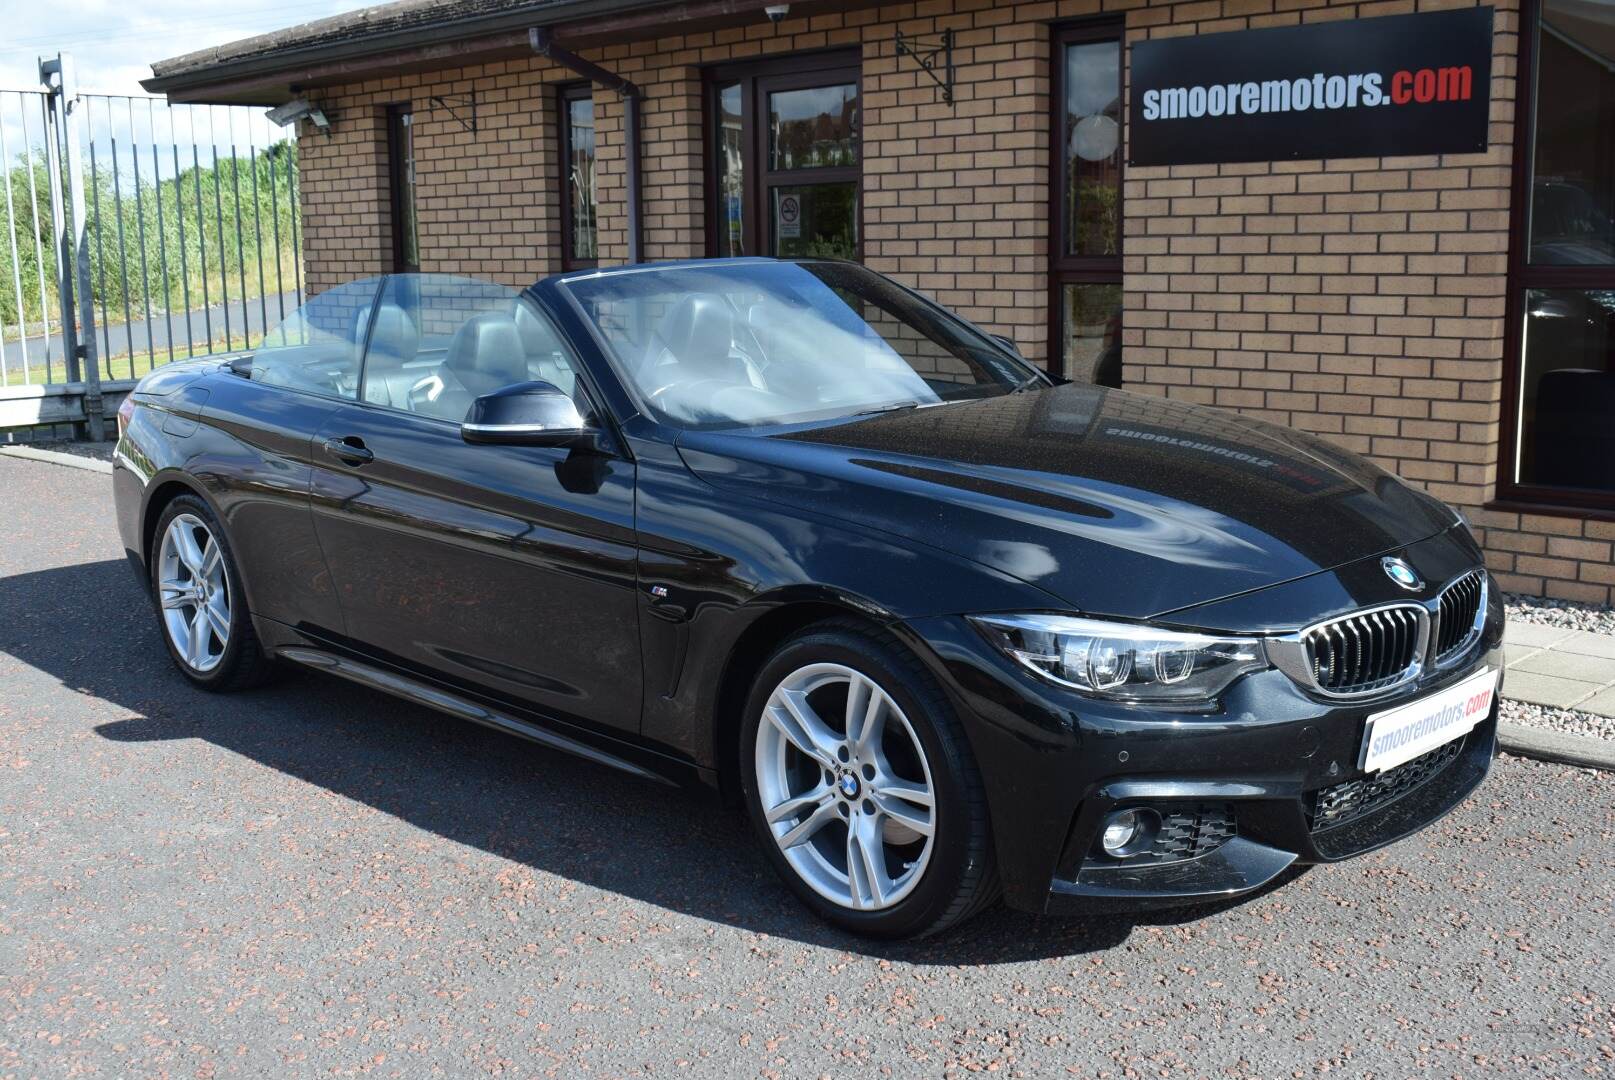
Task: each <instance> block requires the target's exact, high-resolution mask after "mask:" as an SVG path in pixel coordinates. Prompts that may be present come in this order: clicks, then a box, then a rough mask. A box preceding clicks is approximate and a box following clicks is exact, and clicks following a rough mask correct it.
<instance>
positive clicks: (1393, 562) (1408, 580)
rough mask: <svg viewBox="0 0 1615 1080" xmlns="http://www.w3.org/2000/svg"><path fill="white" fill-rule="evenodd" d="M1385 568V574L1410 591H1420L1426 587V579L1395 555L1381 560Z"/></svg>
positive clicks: (1381, 564) (1380, 562)
mask: <svg viewBox="0 0 1615 1080" xmlns="http://www.w3.org/2000/svg"><path fill="white" fill-rule="evenodd" d="M1379 564H1380V566H1381V567H1382V568H1383V569H1384V570H1385V576H1386V577H1388V578H1390V579H1391V580H1392V581H1394V582H1396V583H1397V584H1398V585H1400V586H1402V588H1404V589H1406V590H1407V591H1408V592H1418V591H1419V590H1420V589H1422V588H1424V579H1423V578H1421V577H1420V576H1419V575H1418V574H1416V573H1414V571H1413V567H1411V566H1409V565H1408V564H1407V563H1406V562H1404V561H1402V560H1401V559H1398V558H1397V557H1396V556H1394V555H1387V556H1386V557H1385V558H1383V559H1381V560H1380V561H1379Z"/></svg>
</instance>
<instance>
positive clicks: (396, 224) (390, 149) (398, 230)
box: [387, 105, 421, 273]
mask: <svg viewBox="0 0 1615 1080" xmlns="http://www.w3.org/2000/svg"><path fill="white" fill-rule="evenodd" d="M387 164H388V172H389V173H390V176H389V185H390V187H391V189H392V216H393V270H394V271H395V272H397V273H413V272H414V271H416V270H419V269H420V268H421V246H420V222H419V219H418V218H417V217H416V215H415V114H414V112H413V111H412V110H411V107H410V106H408V105H393V106H391V107H389V108H388V109H387Z"/></svg>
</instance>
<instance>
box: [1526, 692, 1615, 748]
mask: <svg viewBox="0 0 1615 1080" xmlns="http://www.w3.org/2000/svg"><path fill="white" fill-rule="evenodd" d="M1502 718H1503V719H1504V720H1508V721H1511V722H1513V723H1516V724H1523V725H1525V726H1526V727H1534V728H1543V729H1544V730H1547V731H1557V732H1558V733H1559V734H1561V735H1586V736H1590V737H1592V738H1594V739H1607V740H1609V741H1610V742H1615V717H1611V716H1594V715H1593V714H1592V713H1584V712H1577V711H1576V710H1574V709H1555V708H1550V707H1549V706H1547V705H1531V704H1527V703H1526V702H1523V701H1512V700H1510V699H1509V698H1507V697H1505V698H1504V699H1503V715H1502Z"/></svg>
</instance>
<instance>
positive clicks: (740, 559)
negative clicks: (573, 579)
mask: <svg viewBox="0 0 1615 1080" xmlns="http://www.w3.org/2000/svg"><path fill="white" fill-rule="evenodd" d="M634 450H635V455H636V457H637V459H638V461H639V513H638V522H637V523H638V528H639V534H640V543H641V550H640V579H641V603H642V607H641V614H642V618H641V620H640V625H641V628H642V638H643V640H644V643H645V663H646V690H645V711H644V721H643V725H642V733H643V734H644V736H645V737H646V738H648V739H651V740H654V741H655V742H657V743H659V744H662V745H663V746H665V747H667V748H669V749H671V750H673V751H675V752H677V753H680V754H681V755H684V756H687V757H688V758H690V759H691V760H692V761H694V762H695V763H696V764H697V765H700V766H703V767H705V768H709V769H712V768H717V767H718V766H719V763H720V758H721V755H720V754H719V752H718V751H717V749H716V743H717V740H716V736H717V734H718V732H719V730H720V727H721V726H722V725H721V724H720V717H719V715H718V713H719V710H720V708H722V707H724V706H725V703H726V702H727V700H728V699H727V698H725V696H724V691H725V689H726V683H725V678H726V673H727V675H728V677H733V675H734V666H733V665H732V664H731V663H730V661H731V658H732V657H735V656H736V655H737V654H741V653H748V654H756V653H757V652H759V651H767V649H762V648H760V643H759V641H758V640H757V639H758V636H759V635H761V636H763V637H764V638H768V639H769V640H767V641H765V642H763V643H762V644H765V645H767V646H768V648H771V647H772V644H773V643H774V642H773V641H772V639H771V637H770V635H774V634H777V633H778V631H779V628H780V627H782V626H783V627H787V628H788V627H790V626H791V625H792V624H793V620H792V619H791V618H789V617H788V616H787V617H782V616H781V612H789V611H791V610H792V609H800V610H802V611H805V612H809V613H824V614H828V613H830V612H835V611H845V612H847V613H848V614H856V615H859V616H862V617H864V618H868V619H871V620H873V621H876V622H881V623H901V622H905V621H909V620H914V619H919V618H923V617H927V616H935V615H944V614H958V613H962V612H972V611H995V610H996V611H1003V610H1014V609H1018V608H1030V609H1047V608H1051V607H1059V606H1061V605H1060V602H1059V600H1058V599H1056V598H1055V597H1053V596H1052V595H1050V594H1049V593H1046V592H1044V591H1042V590H1041V589H1038V588H1037V587H1036V586H1033V585H1030V584H1028V583H1026V582H1024V581H1022V580H1020V579H1018V578H1015V577H1012V576H1010V575H1009V574H1006V573H1004V572H1002V571H1000V570H996V569H993V568H992V567H988V566H984V565H982V564H980V563H975V562H971V561H970V560H968V559H965V558H962V557H960V556H957V555H953V554H951V553H948V552H945V551H941V550H939V549H936V548H932V547H928V546H926V545H923V544H919V543H915V542H910V541H907V540H905V539H904V538H902V537H897V536H892V535H890V534H888V533H884V532H879V531H875V530H867V529H864V528H862V527H861V526H860V525H859V524H858V523H857V522H855V521H846V520H834V519H831V518H828V517H825V516H823V515H819V514H815V513H812V512H809V511H804V510H801V509H799V508H794V507H790V506H787V505H784V504H782V503H778V502H769V501H765V500H762V499H754V498H751V497H749V496H746V495H744V494H739V493H736V492H732V491H720V490H718V489H717V488H714V487H713V486H711V485H709V484H707V483H705V482H704V481H702V480H701V479H700V478H698V477H696V476H695V475H694V474H693V473H691V472H690V471H689V470H688V469H687V468H685V466H684V464H683V462H682V461H681V460H680V459H679V457H678V455H677V452H676V451H674V450H673V449H672V448H671V447H669V446H666V445H665V444H656V443H650V442H645V443H641V444H638V445H636V446H635V447H634ZM743 674H744V673H743ZM723 719H732V718H723Z"/></svg>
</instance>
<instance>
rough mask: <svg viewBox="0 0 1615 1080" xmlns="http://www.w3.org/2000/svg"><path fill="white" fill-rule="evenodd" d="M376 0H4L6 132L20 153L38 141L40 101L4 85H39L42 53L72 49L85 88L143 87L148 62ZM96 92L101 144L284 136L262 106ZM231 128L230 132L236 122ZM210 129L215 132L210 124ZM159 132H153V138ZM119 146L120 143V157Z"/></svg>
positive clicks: (0, 55) (0, 82)
mask: <svg viewBox="0 0 1615 1080" xmlns="http://www.w3.org/2000/svg"><path fill="white" fill-rule="evenodd" d="M374 2H376V0H282V2H281V3H278V4H277V3H269V2H268V0H239V2H237V3H233V4H225V3H217V2H205V0H204V2H198V0H0V31H3V32H0V140H3V141H4V142H5V144H6V145H5V150H6V156H7V157H8V159H11V160H15V159H16V158H17V155H18V154H19V153H20V151H21V147H22V144H23V141H24V136H25V134H26V138H27V141H28V142H30V143H34V144H37V143H38V142H39V141H40V138H41V135H40V132H41V126H42V125H41V121H40V118H39V115H38V111H37V110H38V105H37V100H36V99H35V98H33V97H31V96H22V95H18V94H15V93H6V92H5V91H15V90H33V89H38V87H39V76H38V63H39V58H40V57H42V56H51V57H53V56H55V55H56V54H57V53H59V52H68V53H71V54H72V56H73V60H74V64H75V67H76V68H77V71H78V88H79V90H80V91H85V92H96V93H103V94H131V95H139V96H141V97H144V96H145V92H144V91H143V90H141V88H140V80H141V79H145V78H150V77H151V62H152V61H153V60H163V59H167V58H168V57H172V56H179V55H181V54H183V53H188V52H193V51H195V50H196V49H205V48H207V47H208V46H210V45H218V44H222V43H224V42H227V41H235V40H237V39H239V38H245V37H252V36H253V35H255V34H261V33H263V32H265V31H268V30H276V29H280V28H282V27H286V26H292V25H295V24H297V23H301V22H308V21H310V20H312V19H320V18H324V17H325V16H327V15H335V14H337V13H339V12H343V11H351V10H353V9H355V8H361V7H368V6H370V4H371V3H374ZM129 104H130V103H128V102H122V101H109V100H104V99H101V100H96V101H93V102H91V103H90V117H89V121H90V125H91V126H92V127H93V128H94V130H95V132H96V137H97V141H98V144H99V145H100V146H101V149H102V151H103V153H110V143H109V142H102V140H103V139H110V137H111V136H113V135H116V136H118V137H119V139H120V142H121V143H123V144H127V143H128V142H129V141H130V136H131V129H132V132H133V137H134V140H135V141H136V142H146V143H148V144H149V143H150V142H151V141H155V142H157V143H158V144H159V145H161V146H164V147H166V146H167V145H168V144H169V143H171V142H178V143H179V144H180V145H181V146H188V145H189V140H190V135H189V132H190V130H191V129H193V128H194V129H195V130H196V133H197V134H196V138H197V141H200V142H203V143H204V144H205V143H207V142H209V141H213V142H222V143H225V144H228V143H229V142H231V141H240V142H246V141H249V140H250V141H251V142H253V143H254V145H257V146H262V145H264V144H265V142H266V141H269V140H271V139H274V138H277V137H279V135H280V134H281V133H279V132H278V131H277V130H276V129H275V128H273V127H272V126H271V125H269V124H268V123H267V122H266V121H264V120H263V119H262V117H261V110H255V111H252V112H249V111H247V110H223V109H218V110H205V109H194V110H175V111H174V112H173V113H170V112H169V111H168V110H166V109H163V108H160V107H158V108H153V109H151V110H150V111H148V110H147V109H146V108H145V107H144V104H143V103H141V102H136V103H134V110H133V113H132V115H131V112H130V108H129ZM232 124H233V126H234V132H233V134H232V133H231V126H232ZM210 128H211V129H212V130H211V133H209V129H210ZM153 136H155V139H154V140H153ZM121 154H122V150H121V147H120V156H121Z"/></svg>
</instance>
